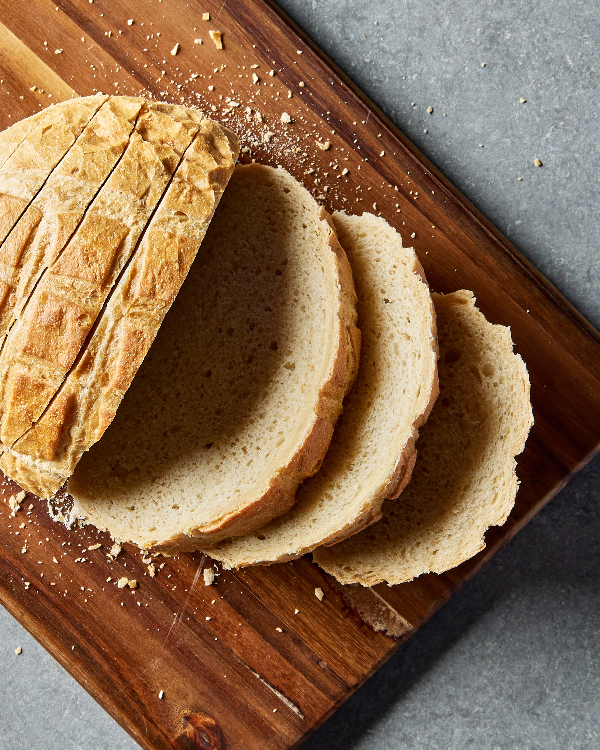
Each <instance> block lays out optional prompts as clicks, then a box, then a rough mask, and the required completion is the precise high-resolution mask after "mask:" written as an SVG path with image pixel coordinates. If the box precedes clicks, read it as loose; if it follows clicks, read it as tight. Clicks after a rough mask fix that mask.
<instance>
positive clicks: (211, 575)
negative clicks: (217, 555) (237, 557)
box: [202, 568, 215, 586]
mask: <svg viewBox="0 0 600 750" xmlns="http://www.w3.org/2000/svg"><path fill="white" fill-rule="evenodd" d="M202 575H203V576H204V585H205V586H212V584H213V582H214V580H215V571H214V570H213V568H204V570H203V571H202Z"/></svg>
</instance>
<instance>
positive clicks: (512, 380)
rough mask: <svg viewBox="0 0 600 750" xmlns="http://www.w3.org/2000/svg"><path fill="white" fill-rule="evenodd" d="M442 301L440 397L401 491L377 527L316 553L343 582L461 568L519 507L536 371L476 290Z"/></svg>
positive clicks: (438, 300) (397, 579) (395, 579)
mask: <svg viewBox="0 0 600 750" xmlns="http://www.w3.org/2000/svg"><path fill="white" fill-rule="evenodd" d="M433 298H434V303H435V308H436V313H437V325H438V338H439V347H440V360H439V378H440V395H439V398H438V400H437V402H436V404H435V406H434V408H433V410H432V412H431V415H430V417H429V419H428V421H427V423H426V424H425V426H424V427H423V429H422V430H421V435H420V437H419V440H418V443H417V447H418V451H419V457H418V460H417V463H416V466H415V469H414V471H413V476H412V479H411V482H410V484H409V485H408V486H407V487H406V489H405V490H404V492H403V493H402V495H401V496H400V498H398V499H397V500H390V501H388V502H387V503H386V504H385V505H384V507H383V518H382V519H381V520H380V521H379V522H378V523H377V524H375V525H373V526H371V527H370V528H369V529H366V530H365V531H363V532H361V533H360V534H357V535H356V536H354V537H352V538H351V539H347V540H346V541H343V542H341V543H340V544H337V545H335V546H333V547H320V548H319V549H317V550H315V552H314V554H313V558H314V560H315V561H316V562H317V563H318V564H319V565H320V566H321V567H322V568H323V569H324V570H326V571H327V572H328V573H331V574H332V575H334V576H335V577H336V578H337V579H338V581H340V582H341V583H361V584H362V585H363V586H373V585H375V584H376V583H380V582H382V581H387V582H388V583H389V584H396V583H402V582H404V581H410V580H411V579H413V578H415V577H416V576H419V575H421V574H422V573H429V572H433V573H442V572H444V571H446V570H449V569H450V568H454V567H456V566H457V565H459V564H460V563H462V562H463V561H464V560H467V559H468V558H470V557H472V556H473V555H475V554H476V553H477V552H479V551H480V550H482V549H483V548H484V547H485V542H484V533H485V531H486V529H487V528H488V527H489V526H497V525H501V524H503V523H504V522H505V521H506V518H507V517H508V514H509V513H510V511H511V509H512V507H513V505H514V501H515V495H516V492H517V487H518V480H517V477H516V474H515V467H516V462H515V458H514V457H515V456H516V455H518V454H519V453H521V451H522V450H523V448H524V446H525V440H526V439H527V435H528V433H529V430H530V428H531V425H532V424H533V415H532V411H531V404H530V400H529V378H528V375H527V369H526V367H525V364H524V363H523V360H522V359H521V357H520V356H519V355H518V354H514V353H513V344H512V340H511V336H510V329H509V328H506V327H505V326H500V325H492V324H491V323H488V321H487V320H486V319H485V317H484V316H483V314H482V313H481V312H480V311H479V310H478V309H477V308H476V307H475V299H474V297H473V294H472V293H471V292H467V291H460V292H455V293H454V294H449V295H446V296H442V295H437V294H436V295H433Z"/></svg>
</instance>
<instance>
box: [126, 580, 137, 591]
mask: <svg viewBox="0 0 600 750" xmlns="http://www.w3.org/2000/svg"><path fill="white" fill-rule="evenodd" d="M127 585H128V586H129V588H130V589H137V587H138V582H137V581H136V580H135V578H133V579H132V580H131V581H127Z"/></svg>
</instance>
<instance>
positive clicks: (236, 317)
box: [68, 165, 359, 553]
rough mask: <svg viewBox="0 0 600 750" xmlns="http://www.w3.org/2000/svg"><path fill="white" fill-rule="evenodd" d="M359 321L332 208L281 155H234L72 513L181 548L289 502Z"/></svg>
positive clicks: (336, 394)
mask: <svg viewBox="0 0 600 750" xmlns="http://www.w3.org/2000/svg"><path fill="white" fill-rule="evenodd" d="M355 320H356V310H355V294H354V287H353V283H352V276H351V272H350V267H349V265H348V261H347V259H346V256H345V254H344V252H343V250H342V248H341V247H340V245H339V243H338V241H337V239H336V235H335V232H334V229H333V225H332V223H331V219H330V217H329V216H328V215H327V214H326V212H325V211H324V210H323V209H322V208H320V207H319V206H318V205H317V203H316V202H315V201H314V199H313V198H312V197H311V196H310V194H309V193H308V192H307V191H306V190H305V189H304V188H303V187H302V186H301V185H300V184H299V183H298V182H296V180H294V179H293V178H292V177H291V176H290V175H289V174H288V173H287V172H285V171H284V170H283V169H272V168H270V167H262V166H258V165H249V166H239V167H237V169H236V170H235V173H234V176H233V177H232V179H231V181H230V184H229V186H228V188H227V191H226V193H225V195H224V197H223V200H222V201H221V204H220V206H219V209H218V210H217V212H216V214H215V217H214V219H213V221H212V223H211V226H210V228H209V230H208V233H207V236H206V239H205V241H204V242H203V244H202V247H201V249H200V252H199V254H198V257H197V259H196V262H195V263H194V266H193V268H192V270H191V272H190V275H189V278H188V280H187V282H186V283H185V285H184V286H183V288H182V290H181V292H180V294H179V295H178V297H177V300H176V301H175V304H174V305H173V308H172V310H171V312H170V313H169V315H168V316H167V318H166V320H165V322H164V324H163V326H162V328H161V330H160V333H159V335H158V338H157V340H156V342H155V344H154V345H153V346H152V348H151V350H150V352H149V354H148V356H147V358H146V361H145V362H144V364H143V366H142V367H141V368H140V371H139V373H138V374H137V376H136V378H135V380H134V382H133V384H132V386H131V388H130V389H129V391H128V392H127V394H126V396H125V398H124V400H123V404H122V406H121V407H120V409H119V412H118V413H117V416H116V419H115V420H114V422H113V424H112V425H111V428H110V430H108V431H107V433H106V435H105V437H104V438H103V439H102V441H100V442H99V443H97V444H96V445H95V446H94V447H93V448H92V449H91V450H90V451H89V453H88V454H87V455H86V456H85V457H84V458H83V459H82V461H81V462H80V463H79V464H78V466H77V468H76V470H75V473H74V474H73V476H72V478H71V480H70V482H69V485H68V490H69V492H70V494H71V495H72V496H73V498H74V505H73V509H72V518H80V519H84V520H85V521H86V522H89V523H92V524H94V525H95V526H97V527H98V528H101V529H108V531H110V533H111V534H112V535H113V537H115V538H116V539H119V540H120V541H132V542H135V543H136V544H137V545H139V546H140V547H142V548H144V549H151V550H155V551H156V550H161V551H164V552H170V553H173V552H177V551H182V550H186V549H197V548H198V547H200V546H208V545H211V544H213V543H216V542H218V541H220V540H221V539H223V538H224V537H226V536H231V535H241V534H247V533H249V532H251V531H253V530H254V529H256V528H258V527H260V526H262V525H264V524H265V523H267V522H269V521H270V520H271V519H272V518H274V517H277V516H280V515H282V513H285V512H286V511H287V510H289V508H290V506H291V505H292V503H293V502H294V498H295V493H296V489H297V487H298V484H299V483H300V482H301V481H302V480H303V479H305V478H306V477H308V476H311V475H312V474H314V473H315V471H316V470H317V469H318V468H319V466H320V464H321V461H322V459H323V456H324V455H325V452H326V450H327V447H328V445H329V442H330V440H331V436H332V434H333V426H334V424H335V422H336V420H337V417H338V415H339V413H340V410H341V405H342V399H343V397H344V395H345V393H346V391H347V389H348V387H349V386H350V384H351V383H352V381H353V380H354V376H355V373H356V366H357V362H358V348H359V340H358V332H357V330H356V328H355V326H354V323H355ZM91 382H94V383H95V382H97V376H95V375H92V377H91Z"/></svg>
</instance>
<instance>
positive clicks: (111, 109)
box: [0, 97, 237, 497]
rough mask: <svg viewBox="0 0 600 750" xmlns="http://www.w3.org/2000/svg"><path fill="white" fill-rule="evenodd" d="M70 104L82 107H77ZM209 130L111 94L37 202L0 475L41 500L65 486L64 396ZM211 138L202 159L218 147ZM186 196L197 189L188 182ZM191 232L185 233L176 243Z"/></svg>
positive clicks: (5, 359)
mask: <svg viewBox="0 0 600 750" xmlns="http://www.w3.org/2000/svg"><path fill="white" fill-rule="evenodd" d="M85 101H86V100H82V102H83V103H84V104H85ZM72 104H73V106H74V107H76V104H77V101H75V102H74V103H72ZM100 104H102V102H100ZM82 106H83V105H82ZM86 108H87V105H86ZM89 119H90V118H89V117H88V120H89ZM205 122H206V119H205V118H204V117H203V115H202V114H201V113H199V112H197V111H196V110H190V109H187V108H185V107H181V106H177V105H167V104H159V103H146V102H144V101H143V100H141V99H135V98H131V97H111V98H110V99H109V100H108V101H106V103H105V104H104V105H103V106H102V107H101V108H100V110H99V112H98V118H97V119H94V121H93V123H92V124H91V125H90V127H89V128H86V129H85V130H84V132H83V133H82V135H81V137H80V139H79V140H77V141H76V142H75V145H74V146H73V147H72V148H71V149H70V150H69V151H68V153H67V154H66V156H65V157H64V158H63V160H62V161H61V162H60V163H59V165H58V167H57V168H56V169H55V170H54V171H53V172H52V173H51V174H50V176H49V178H48V179H47V180H46V184H45V185H44V187H43V189H42V190H41V191H40V193H39V194H38V195H37V196H36V198H35V201H34V202H38V203H39V206H34V205H33V204H32V205H31V206H30V208H33V209H35V210H36V211H37V212H38V214H39V217H38V224H39V227H38V228H37V229H38V230H39V231H33V232H30V235H29V236H28V238H27V240H26V242H24V243H22V247H21V250H20V258H21V259H23V258H24V259H25V260H24V263H23V267H22V268H21V269H19V270H20V272H21V273H20V279H19V282H20V283H17V284H16V287H17V291H19V290H20V291H21V292H22V293H21V295H20V296H19V295H18V294H15V295H13V298H14V299H13V300H12V303H11V308H12V309H11V310H10V311H9V313H10V314H11V315H12V318H13V321H14V322H13V324H12V327H11V328H10V331H9V333H8V335H7V338H6V341H5V344H4V347H3V349H2V354H1V355H0V414H1V416H0V438H1V440H2V446H1V447H2V450H3V451H4V452H3V454H2V456H1V458H0V467H1V468H2V470H3V471H4V472H5V473H6V474H7V475H8V476H10V477H11V478H12V479H14V480H15V481H17V482H18V483H19V484H20V485H21V486H22V487H24V488H25V489H27V490H29V491H32V492H35V493H36V494H38V495H40V496H42V497H49V496H50V495H52V494H53V493H54V492H55V491H56V490H57V489H58V488H59V487H60V485H61V484H62V483H63V482H64V480H65V478H66V477H65V476H63V475H61V474H60V472H58V471H55V467H54V466H52V463H53V462H54V461H55V457H56V453H57V451H60V450H63V452H64V450H66V449H68V446H65V445H64V442H65V441H64V438H65V431H66V430H68V429H70V427H71V426H72V425H71V424H70V423H69V420H70V419H71V418H72V417H73V403H72V399H71V400H69V399H67V401H68V403H67V404H66V405H65V399H64V398H63V399H62V410H61V408H59V409H58V411H57V408H56V404H55V403H54V399H55V397H56V394H57V392H58V391H59V390H60V389H61V385H62V384H63V383H64V382H65V381H66V380H68V375H69V373H70V371H71V370H72V369H73V367H74V366H75V365H76V363H77V362H78V360H79V359H80V358H81V357H82V355H83V353H84V351H85V350H86V348H87V344H88V338H89V337H90V335H91V333H92V327H94V326H97V322H98V320H99V318H101V317H102V316H101V313H103V312H104V309H105V307H106V304H107V299H108V297H109V295H110V294H111V293H112V291H113V288H114V287H115V284H116V282H117V281H118V279H119V278H120V277H121V275H122V274H123V271H124V269H125V267H126V265H127V264H128V262H129V260H130V259H131V258H132V256H134V255H137V254H138V252H141V251H140V247H141V246H142V245H143V242H141V243H140V237H141V236H142V234H143V232H144V231H145V229H146V228H147V226H148V223H149V221H150V219H151V218H152V216H153V214H154V213H155V211H156V209H157V206H158V205H159V202H161V201H163V198H164V197H165V191H166V190H167V187H168V186H169V185H171V183H172V179H173V175H174V173H175V171H176V170H177V169H178V167H179V166H180V163H181V162H182V159H183V155H184V153H186V152H187V150H188V149H189V147H190V144H192V143H193V142H194V140H195V139H196V136H197V134H198V132H199V129H200V128H201V126H202V125H203V123H205ZM134 123H135V128H134V129H133V132H131V128H132V127H133V124H134ZM57 127H58V128H59V129H60V124H59V125H58V126H57ZM215 127H216V128H218V126H216V125H215ZM127 131H129V132H127ZM219 132H220V133H221V134H222V135H223V138H224V140H225V141H226V142H227V144H228V149H229V150H228V169H229V172H228V173H230V172H231V171H232V169H233V164H234V162H235V158H236V156H237V151H236V152H235V153H233V151H232V150H231V148H229V140H228V137H227V136H225V135H224V134H225V131H224V130H222V129H220V128H219ZM232 140H235V139H234V137H233V136H232ZM201 141H202V146H200V147H199V148H198V149H197V151H198V152H200V151H201V150H202V148H205V149H208V145H207V144H206V142H205V141H204V140H202V139H201ZM236 148H237V147H236ZM18 153H19V149H17V150H16V151H15V153H14V154H13V156H12V157H11V158H10V159H8V161H7V162H6V163H5V165H4V168H6V166H7V165H9V164H11V163H12V162H13V161H14V159H15V156H16V155H18ZM209 156H210V154H209ZM210 158H211V159H212V156H210ZM196 161H197V162H198V160H196ZM200 161H201V160H200ZM195 166H196V168H197V170H198V174H197V175H196V182H198V181H201V180H202V179H203V178H204V179H205V180H206V179H207V173H206V170H204V165H203V164H201V163H196V164H195ZM203 170H204V171H203ZM226 173H227V170H225V171H224V172H223V174H222V175H221V176H224V175H225V174H226ZM77 183H79V184H77ZM82 183H85V184H82ZM173 184H179V181H175V182H173ZM171 186H172V185H171ZM78 188H79V189H78ZM186 188H189V190H190V192H191V193H193V192H194V187H193V186H191V185H190V186H188V185H187V183H186ZM92 197H93V200H91V199H92ZM53 198H54V200H53ZM38 199H39V200H38ZM90 200H91V202H90ZM165 200H166V202H167V203H168V196H167V198H165ZM164 202H165V201H163V203H164ZM184 208H185V206H184ZM43 209H45V212H44V210H43ZM28 211H29V209H28ZM28 211H26V212H25V213H24V214H23V215H22V217H21V219H20V221H19V222H18V223H17V225H16V227H15V229H14V230H13V232H12V233H11V235H10V236H9V240H10V238H11V236H12V235H13V234H14V233H15V232H17V233H18V231H19V228H20V225H21V222H22V221H24V220H26V219H27V217H28ZM184 216H185V214H184V212H182V213H181V219H180V220H179V226H180V227H182V228H183V227H184V225H185V220H184ZM42 218H43V219H44V221H42ZM184 236H185V229H181V231H180V232H179V234H178V235H177V236H176V238H175V245H176V246H177V244H178V242H179V239H178V238H179V237H184ZM169 237H171V235H170V234H169ZM190 241H191V243H192V244H193V243H196V244H195V247H194V252H195V249H197V246H198V244H199V240H198V238H197V237H196V236H195V235H194V234H193V233H192V234H191V235H190ZM163 244H164V242H163ZM4 245H7V243H6V242H5V243H4ZM165 262H166V261H165V258H162V257H157V258H156V259H152V260H151V261H150V263H149V265H148V264H147V265H148V267H149V272H150V273H152V272H155V273H158V274H163V273H164V268H163V266H164V264H165ZM167 265H168V263H167ZM183 265H185V262H184V264H183ZM152 294H153V292H151V293H150V296H152ZM159 324H160V321H156V325H157V326H158V325H159ZM138 353H139V347H138ZM141 356H142V357H143V353H142V354H141ZM140 361H141V360H140ZM130 369H131V368H130ZM133 372H135V369H134V370H133ZM131 377H133V373H132V375H131ZM59 400H60V399H59ZM115 408H116V407H115ZM68 442H69V440H68V439H67V443H68ZM71 442H73V441H71ZM88 442H89V441H88ZM91 442H93V440H91ZM91 442H89V444H91ZM17 443H19V445H18V446H17ZM87 447H89V445H88V446H87ZM85 449H86V446H83V445H82V450H85ZM79 455H80V454H79ZM48 462H49V463H50V466H49V467H48V466H46V465H45V463H46V464H47V463H48Z"/></svg>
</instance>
